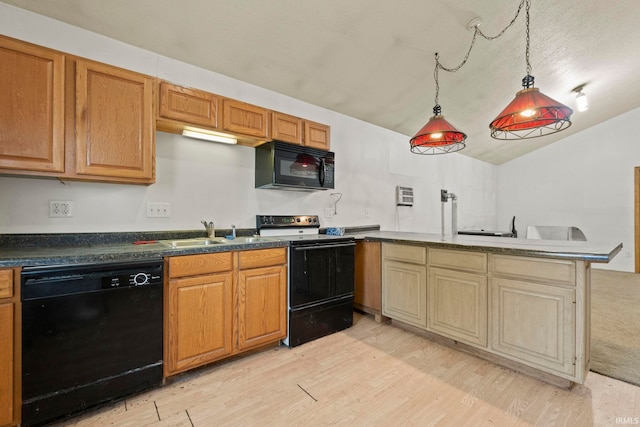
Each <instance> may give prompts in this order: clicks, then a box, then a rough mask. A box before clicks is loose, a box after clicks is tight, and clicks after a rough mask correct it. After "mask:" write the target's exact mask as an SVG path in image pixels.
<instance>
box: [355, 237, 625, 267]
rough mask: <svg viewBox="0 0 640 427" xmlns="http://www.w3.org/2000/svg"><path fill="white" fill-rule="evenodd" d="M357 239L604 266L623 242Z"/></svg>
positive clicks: (505, 238) (496, 239) (520, 239)
mask: <svg viewBox="0 0 640 427" xmlns="http://www.w3.org/2000/svg"><path fill="white" fill-rule="evenodd" d="M354 235H355V236H356V239H365V240H372V241H382V242H390V243H401V244H407V245H420V246H429V247H439V248H448V249H459V250H469V251H483V252H491V253H499V254H506V255H518V256H532V257H542V258H557V259H572V260H583V261H590V262H603V263H607V262H609V261H611V260H612V259H613V257H614V256H616V254H617V253H618V252H620V251H621V250H622V243H606V242H605V243H602V242H588V241H587V242H581V241H575V240H571V241H567V240H534V239H524V238H518V239H514V238H511V237H493V236H467V235H460V236H457V237H455V238H453V239H452V238H451V236H445V239H444V240H442V238H441V236H440V234H427V233H411V232H404V231H368V232H365V233H354Z"/></svg>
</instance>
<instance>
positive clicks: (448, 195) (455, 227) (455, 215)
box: [440, 190, 458, 240]
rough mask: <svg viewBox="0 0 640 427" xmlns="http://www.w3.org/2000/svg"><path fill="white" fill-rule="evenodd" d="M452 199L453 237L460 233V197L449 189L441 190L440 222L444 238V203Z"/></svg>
mask: <svg viewBox="0 0 640 427" xmlns="http://www.w3.org/2000/svg"><path fill="white" fill-rule="evenodd" d="M449 199H451V238H452V239H455V238H456V236H457V235H458V197H457V196H456V195H455V194H453V193H449V192H448V191H447V190H440V201H441V202H442V204H441V206H440V224H441V233H442V240H444V204H445V203H447V200H449Z"/></svg>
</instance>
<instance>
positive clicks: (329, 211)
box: [324, 208, 333, 218]
mask: <svg viewBox="0 0 640 427" xmlns="http://www.w3.org/2000/svg"><path fill="white" fill-rule="evenodd" d="M332 216H333V208H324V217H325V218H331V217H332Z"/></svg>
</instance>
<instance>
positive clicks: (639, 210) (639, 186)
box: [633, 166, 640, 273]
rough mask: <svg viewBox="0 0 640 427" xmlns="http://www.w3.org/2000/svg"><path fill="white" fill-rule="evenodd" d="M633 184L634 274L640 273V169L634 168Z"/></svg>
mask: <svg viewBox="0 0 640 427" xmlns="http://www.w3.org/2000/svg"><path fill="white" fill-rule="evenodd" d="M634 172H635V173H634V182H635V203H634V206H635V214H634V216H633V218H634V222H635V232H634V236H635V248H634V249H635V259H636V273H640V167H639V166H636V167H635V170H634Z"/></svg>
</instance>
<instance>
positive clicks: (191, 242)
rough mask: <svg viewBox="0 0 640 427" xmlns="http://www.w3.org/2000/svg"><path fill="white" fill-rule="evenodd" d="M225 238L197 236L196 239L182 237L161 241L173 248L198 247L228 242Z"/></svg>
mask: <svg viewBox="0 0 640 427" xmlns="http://www.w3.org/2000/svg"><path fill="white" fill-rule="evenodd" d="M226 242H227V240H226V239H224V238H204V237H203V238H195V239H180V240H161V241H160V243H162V244H165V245H167V246H171V247H172V248H175V249H178V248H197V247H203V246H210V245H220V244H223V243H226Z"/></svg>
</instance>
